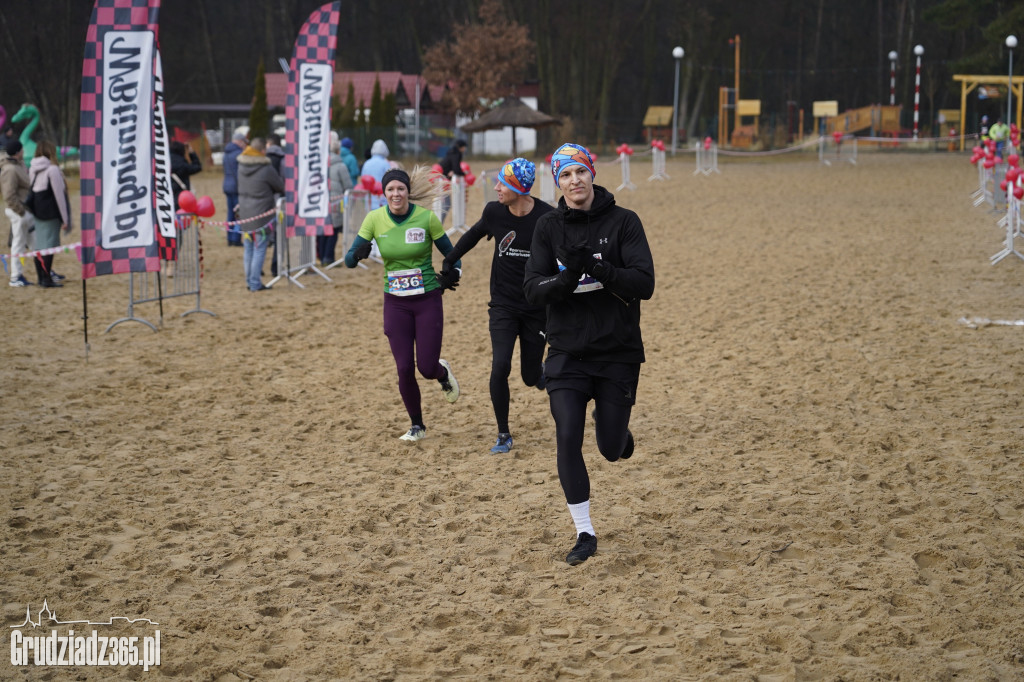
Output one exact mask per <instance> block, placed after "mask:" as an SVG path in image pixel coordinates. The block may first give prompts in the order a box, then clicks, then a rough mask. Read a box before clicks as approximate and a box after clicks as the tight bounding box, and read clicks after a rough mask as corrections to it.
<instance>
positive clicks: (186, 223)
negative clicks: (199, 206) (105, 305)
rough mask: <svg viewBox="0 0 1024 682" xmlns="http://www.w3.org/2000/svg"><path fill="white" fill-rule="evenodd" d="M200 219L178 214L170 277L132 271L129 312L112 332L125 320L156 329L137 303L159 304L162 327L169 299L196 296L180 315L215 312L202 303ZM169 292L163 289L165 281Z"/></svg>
mask: <svg viewBox="0 0 1024 682" xmlns="http://www.w3.org/2000/svg"><path fill="white" fill-rule="evenodd" d="M200 225H201V222H200V221H199V220H198V219H197V218H196V216H194V215H191V214H185V213H182V214H179V215H178V216H177V220H176V221H175V226H176V228H177V230H176V231H177V251H176V259H175V260H174V261H169V263H173V275H171V274H170V272H171V271H170V270H169V271H168V276H167V277H162V276H161V274H160V273H159V272H132V273H129V278H128V312H127V314H126V315H125V317H122V318H119V319H117V320H114V321H113V322H111V323H110V325H109V326H108V327H107V330H106V331H108V332H109V331H110V330H111V329H113V328H114V327H116V326H117V325H119V324H121V323H122V322H140V323H142V324H144V325H146V326H147V327H149V328H150V329H152V330H153V331H157V327H156V325H154V324H153V323H152V322H150V321H149V320H146V319H144V318H142V317H138V316H136V314H135V306H136V305H140V304H142V303H153V302H158V303H160V325H161V326H163V318H164V315H163V301H164V299H169V298H182V297H192V296H194V297H195V301H194V306H193V307H192V308H191V309H190V310H186V311H185V312H183V313H182V314H181V317H185V316H187V315H191V314H192V313H206V314H207V315H211V316H213V317H217V315H216V314H214V313H212V312H210V311H209V310H206V309H204V308H203V307H202V305H201V286H200V285H201V283H202V278H203V243H202V239H201V238H200V235H199V227H200ZM165 282H166V288H167V291H164V290H163V289H164V287H165V284H164V283H165Z"/></svg>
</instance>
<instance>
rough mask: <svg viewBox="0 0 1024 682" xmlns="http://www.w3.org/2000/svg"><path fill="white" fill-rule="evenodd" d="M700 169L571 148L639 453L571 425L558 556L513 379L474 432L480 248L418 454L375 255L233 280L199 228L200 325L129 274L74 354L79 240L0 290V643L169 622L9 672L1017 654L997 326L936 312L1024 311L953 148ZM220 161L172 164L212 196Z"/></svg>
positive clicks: (660, 671)
mask: <svg viewBox="0 0 1024 682" xmlns="http://www.w3.org/2000/svg"><path fill="white" fill-rule="evenodd" d="M603 160H604V159H602V161H603ZM470 161H471V162H473V166H474V168H475V169H476V170H477V174H478V175H479V170H481V169H484V168H487V167H489V165H488V162H484V161H480V162H475V161H473V160H472V159H471V160H470ZM720 165H721V168H722V173H721V174H720V175H712V176H710V177H704V176H702V175H698V176H695V175H694V174H693V158H692V156H683V155H681V156H680V157H679V159H678V160H671V161H669V164H668V173H669V174H670V176H671V177H670V179H668V180H665V181H663V182H657V181H655V182H648V181H646V178H647V176H648V175H649V174H650V167H649V157H648V160H646V161H645V160H643V159H641V158H639V157H637V158H636V159H635V161H634V165H633V172H632V176H633V180H634V182H636V184H637V188H636V190H635V191H629V190H621V191H616V190H615V187H616V186H617V185H618V184H619V180H620V177H619V170H618V168H617V167H616V166H615V165H610V164H605V163H602V164H600V165H599V166H598V175H597V178H596V181H597V183H598V184H601V185H604V186H606V187H608V188H609V189H611V190H612V191H613V192H614V193H615V195H616V198H617V200H618V202H619V203H620V204H621V205H624V206H626V207H628V208H631V209H633V210H635V211H636V212H637V213H638V214H639V215H640V218H641V219H642V221H643V222H644V225H645V228H646V231H647V235H648V239H649V241H650V243H651V246H652V249H653V251H654V255H655V265H656V272H657V287H656V291H655V295H654V298H653V299H652V300H651V301H648V302H645V303H644V304H643V308H642V310H643V333H644V339H645V343H646V348H647V357H648V362H647V363H646V364H645V365H644V367H643V371H642V373H641V380H640V389H639V392H638V400H637V405H636V408H635V409H634V412H633V421H632V430H633V433H634V434H635V435H636V442H637V446H636V454H635V455H634V456H633V458H632V459H630V460H629V461H625V462H616V463H608V462H606V461H605V460H604V459H603V458H602V457H601V456H600V455H599V454H598V453H597V449H596V445H595V444H594V440H593V431H592V428H589V427H588V433H587V437H586V440H585V442H584V452H585V453H586V460H587V465H588V467H589V470H590V475H591V480H592V485H593V494H592V500H591V512H592V518H593V522H594V525H595V528H596V531H597V535H598V539H599V549H598V553H597V555H596V556H594V557H593V558H592V559H590V560H589V561H587V562H586V563H585V564H583V565H581V566H578V567H570V566H568V565H566V564H565V562H564V557H565V554H566V552H567V551H568V550H569V549H570V548H571V547H572V544H573V541H574V530H573V526H572V523H571V519H570V517H569V514H568V512H567V510H566V507H565V499H564V497H563V495H562V491H561V488H560V487H559V484H558V477H557V472H556V470H555V452H554V426H553V422H552V419H551V416H550V413H549V411H548V404H547V397H546V395H545V394H544V393H542V392H540V391H537V390H535V389H532V388H528V387H526V386H523V385H522V383H521V382H520V381H518V377H517V375H516V373H515V372H513V377H512V380H511V382H510V383H511V387H512V406H511V426H512V429H513V433H514V435H515V447H514V449H513V450H512V451H511V452H510V453H509V454H508V455H492V454H490V452H489V449H490V446H491V445H492V444H493V441H494V436H495V432H496V429H495V425H494V418H493V413H492V411H491V405H490V400H489V396H488V388H487V385H488V374H489V367H490V342H489V337H488V332H487V305H486V303H487V300H488V290H487V283H488V277H489V264H490V258H491V249H492V245H491V243H490V242H486V243H483V244H481V245H480V246H479V247H478V248H476V249H475V250H474V251H472V252H471V253H470V254H469V255H468V256H467V258H466V259H465V261H464V264H465V269H464V278H463V282H462V285H461V286H460V287H459V289H458V290H457V291H455V292H452V293H447V294H446V295H445V298H444V301H445V316H446V326H445V340H444V351H443V353H442V356H443V357H446V358H447V359H448V360H450V362H451V364H452V367H453V370H454V371H455V373H456V375H457V376H458V378H459V381H460V383H461V386H462V397H461V399H460V400H459V401H458V402H457V403H455V404H454V405H449V404H448V403H446V402H445V401H444V399H443V396H442V394H441V392H440V390H439V389H438V388H437V386H436V383H435V382H433V381H428V380H425V379H422V378H421V387H422V389H423V393H424V397H425V404H424V408H425V409H424V417H425V420H426V423H427V427H428V438H427V439H426V440H423V441H421V442H419V443H417V444H409V443H405V442H401V441H399V440H398V438H397V437H398V436H399V435H401V434H402V433H403V432H404V431H405V429H406V428H408V419H407V416H406V414H405V412H404V410H403V408H402V404H401V401H400V400H399V397H398V389H397V377H396V373H395V368H394V364H393V361H392V359H391V355H390V353H389V351H388V346H387V342H386V339H385V337H384V334H383V331H382V328H381V310H382V296H383V294H382V284H381V270H380V266H377V265H371V266H370V268H369V269H368V270H361V269H359V270H347V269H345V268H343V267H342V268H336V269H331V270H329V271H328V272H327V274H328V276H329V277H330V279H331V281H326V280H324V279H322V278H320V277H317V276H315V275H305V276H304V277H303V278H302V279H301V282H302V283H303V284H304V285H305V288H303V289H300V288H299V287H296V286H294V285H289V284H288V283H287V282H282V283H279V284H278V285H276V286H275V287H274V288H273V290H271V291H267V292H260V293H257V294H253V293H250V292H248V291H247V290H246V288H245V285H244V278H243V275H242V249H239V248H229V247H228V246H227V245H226V240H225V238H224V234H223V231H222V230H220V229H219V228H216V227H212V226H211V227H207V228H205V229H204V230H203V232H202V237H203V259H204V260H203V264H204V275H203V280H202V307H203V308H205V309H207V310H209V311H211V312H213V313H215V315H216V317H213V316H209V315H205V314H191V315H188V316H185V317H182V316H181V313H183V312H185V311H187V310H189V309H190V308H191V307H192V301H191V300H185V299H169V300H167V301H165V302H164V317H163V320H162V326H161V324H160V317H159V310H158V307H157V305H156V304H155V303H147V304H144V305H141V306H138V307H137V308H136V315H138V316H140V317H144V318H146V319H148V320H150V321H151V322H153V323H154V324H156V325H157V326H158V327H159V331H157V332H154V331H152V330H151V329H149V328H148V327H146V326H145V325H142V324H139V323H134V322H132V323H125V324H119V325H117V326H116V327H114V328H113V329H112V330H110V331H109V332H106V331H105V329H106V327H107V326H108V325H109V324H110V323H112V322H114V321H115V320H117V319H118V318H121V317H122V316H124V314H125V308H126V306H127V303H128V285H127V282H128V277H127V276H125V275H120V276H105V277H99V278H94V279H90V280H89V281H88V282H87V296H88V333H89V337H88V340H89V350H88V354H86V348H85V343H84V340H83V320H82V298H83V293H82V292H83V289H82V282H81V274H80V268H78V267H77V263H76V261H75V259H74V256H73V255H72V254H62V255H58V256H57V258H56V260H55V263H54V267H55V268H56V269H57V270H58V271H60V272H62V273H64V274H66V275H68V281H67V282H66V283H65V286H64V288H63V289H60V290H57V289H41V288H40V287H30V288H25V289H16V288H11V287H8V286H0V311H2V313H0V319H2V320H3V329H4V341H5V343H4V344H3V351H2V352H0V358H2V359H3V361H2V363H0V377H2V379H3V391H2V396H0V406H2V409H0V414H2V415H3V417H2V419H0V443H2V450H3V453H4V454H3V466H2V468H0V472H2V474H0V490H2V499H3V500H4V502H5V503H4V505H3V512H2V516H3V523H2V525H0V575H2V576H3V580H2V581H0V604H2V610H3V611H2V615H3V622H4V623H5V625H6V626H7V627H5V629H6V630H8V632H9V633H10V631H11V630H13V629H15V628H12V627H10V626H15V625H18V624H21V623H23V621H24V620H25V613H26V607H31V609H32V614H33V617H34V615H35V614H36V612H38V610H39V609H40V608H41V607H42V605H43V601H44V600H46V601H47V604H48V606H49V607H50V608H52V609H53V610H54V611H56V613H57V615H58V617H59V619H60V620H62V621H67V620H72V619H82V620H90V621H98V620H101V619H102V620H106V619H108V618H110V617H112V616H117V617H126V618H132V619H138V618H145V619H149V620H151V621H153V622H154V623H158V624H159V626H158V629H159V630H160V633H161V662H160V665H159V666H158V667H154V668H152V669H151V670H150V671H149V672H143V671H142V670H141V669H140V668H139V667H131V666H125V667H107V668H99V667H87V666H78V667H71V668H57V667H49V666H42V667H37V666H34V665H28V666H15V665H13V664H12V662H11V660H10V659H9V657H8V656H4V657H2V658H3V659H4V660H3V661H0V679H10V680H29V679H33V680H34V679H44V680H65V679H78V680H101V679H110V678H116V679H136V680H138V679H146V678H147V677H150V678H171V679H187V680H215V681H218V682H228V681H234V680H254V679H256V680H304V679H338V680H349V679H355V680H363V679H366V680H420V679H426V680H440V679H464V680H479V679H488V680H499V679H517V680H537V681H541V680H552V679H563V678H564V679H638V680H639V679H645V680H647V679H650V680H662V679H664V680H668V679H673V680H708V679H722V680H757V681H760V682H769V681H776V680H779V681H782V680H889V679H902V680H952V679H972V680H1009V679H1021V678H1022V677H1024V625H1022V623H1024V607H1022V598H1024V533H1022V531H1021V520H1022V516H1021V510H1022V508H1024V497H1022V494H1021V489H1022V487H1024V466H1022V465H1024V455H1022V443H1024V418H1022V412H1021V402H1022V396H1024V374H1022V371H1021V369H1020V367H1019V360H1020V357H1021V347H1022V344H1024V327H1020V326H983V327H982V328H978V329H971V328H968V327H967V326H965V325H964V324H961V323H960V322H959V321H958V320H959V319H960V318H961V317H968V318H970V317H980V318H988V319H993V320H995V319H999V320H1018V319H1021V318H1024V261H1021V260H1019V259H1017V258H1015V257H1011V258H1009V259H1006V260H1004V261H1003V262H1001V263H999V264H997V265H995V266H992V265H990V264H989V257H990V256H991V255H992V254H994V253H996V252H997V251H999V250H1000V248H1002V239H1003V232H1001V231H1000V229H999V228H998V227H997V226H996V221H997V220H998V219H999V217H1000V216H999V214H995V213H992V212H991V211H989V210H987V208H985V207H974V206H972V203H971V198H970V193H971V191H972V190H974V189H975V188H976V187H977V173H976V171H975V169H974V168H973V167H972V166H971V165H970V164H969V163H968V161H967V156H966V155H959V154H948V153H941V154H934V153H930V154H925V153H899V154H897V153H874V154H869V153H864V154H861V156H860V158H859V159H858V163H857V165H850V164H843V165H835V166H832V167H825V166H822V165H820V164H819V163H818V161H817V157H816V156H814V155H812V154H807V155H802V156H800V157H797V158H779V159H768V160H749V159H743V160H736V159H733V158H728V157H722V158H721V159H720ZM477 166H479V168H477ZM490 166H496V164H494V163H493V162H492V163H491V164H490ZM220 183H221V177H220V175H219V173H218V172H217V171H216V170H212V171H207V172H204V173H203V174H202V175H200V176H197V177H196V178H193V186H194V188H195V193H196V194H197V196H198V195H202V194H207V195H209V196H211V197H212V198H213V199H214V201H215V203H216V205H217V209H218V211H217V215H216V216H215V218H214V220H224V219H225V210H224V205H225V204H224V196H223V194H222V193H221V190H220ZM479 190H480V188H479V187H474V188H473V191H472V193H471V196H470V204H469V208H468V215H469V216H470V223H471V224H472V222H474V221H475V219H476V217H477V216H479V215H480V211H481V209H482V206H483V201H482V197H483V192H482V191H479ZM74 203H75V205H76V207H77V201H75V202H74ZM3 224H4V225H5V226H6V221H4V222H3ZM6 233H7V229H5V230H3V232H2V234H5V235H6ZM78 237H79V233H78V230H77V229H76V230H75V232H74V233H73V235H72V236H71V240H72V241H77V240H78ZM435 262H439V257H437V258H436V259H435ZM268 268H269V263H268ZM26 274H27V275H28V276H29V278H30V279H32V280H34V279H35V277H34V272H32V269H31V267H29V268H28V269H27V272H26ZM267 274H268V275H269V269H268V270H267ZM268 279H269V278H268ZM154 627H156V626H151V625H148V624H139V623H135V624H123V623H121V624H114V625H111V626H106V627H105V629H106V630H107V631H109V632H110V633H111V634H118V635H121V634H124V635H127V634H129V633H132V632H136V633H142V634H151V632H150V631H151V630H153V629H154ZM22 630H24V631H25V632H26V634H29V631H38V632H37V634H46V633H48V632H49V630H50V628H49V627H48V626H47V624H46V623H43V627H41V628H30V627H28V628H22ZM10 637H11V635H10V634H8V639H7V640H6V641H5V643H6V644H8V645H9V644H10V641H11V640H10Z"/></svg>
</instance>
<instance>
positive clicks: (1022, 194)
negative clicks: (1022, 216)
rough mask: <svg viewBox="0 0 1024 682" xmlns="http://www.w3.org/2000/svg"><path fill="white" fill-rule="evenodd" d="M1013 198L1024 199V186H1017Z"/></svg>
mask: <svg viewBox="0 0 1024 682" xmlns="http://www.w3.org/2000/svg"><path fill="white" fill-rule="evenodd" d="M1013 196H1015V197H1016V198H1018V199H1024V186H1022V185H1017V186H1016V187H1014V188H1013Z"/></svg>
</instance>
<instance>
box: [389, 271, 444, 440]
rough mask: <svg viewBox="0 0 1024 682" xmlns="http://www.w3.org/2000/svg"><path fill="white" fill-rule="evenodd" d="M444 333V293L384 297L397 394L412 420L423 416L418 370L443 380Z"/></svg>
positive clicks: (432, 377) (430, 292)
mask: <svg viewBox="0 0 1024 682" xmlns="http://www.w3.org/2000/svg"><path fill="white" fill-rule="evenodd" d="M443 333H444V306H443V305H442V303H441V290H440V289H435V290H434V291H428V292H427V293H425V294H418V295H416V296H395V295H393V294H384V334H385V336H387V337H388V343H390V344H391V355H393V356H394V358H395V367H396V368H397V369H398V391H399V393H401V394H402V402H403V403H405V411H406V412H408V413H409V417H410V418H412V419H413V420H415V419H416V417H418V416H419V415H421V414H422V408H421V407H420V385H419V384H418V383H417V382H416V369H417V368H419V370H420V374H422V375H423V376H424V377H425V378H427V379H440V378H442V377H443V376H444V375H445V369H444V367H443V366H442V365H441V363H440V362H438V359H439V358H440V357H441V340H442V336H443Z"/></svg>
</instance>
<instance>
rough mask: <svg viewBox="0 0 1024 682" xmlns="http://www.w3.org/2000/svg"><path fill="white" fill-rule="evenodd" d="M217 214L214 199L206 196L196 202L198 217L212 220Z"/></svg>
mask: <svg viewBox="0 0 1024 682" xmlns="http://www.w3.org/2000/svg"><path fill="white" fill-rule="evenodd" d="M216 212H217V209H216V208H214V206H213V199H211V198H210V197H208V196H205V195H204V196H201V197H199V201H197V202H196V215H198V216H199V217H200V218H212V217H213V214H214V213H216Z"/></svg>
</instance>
